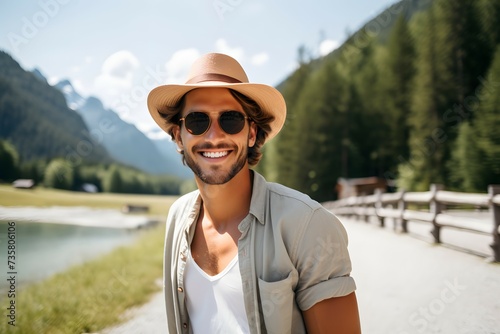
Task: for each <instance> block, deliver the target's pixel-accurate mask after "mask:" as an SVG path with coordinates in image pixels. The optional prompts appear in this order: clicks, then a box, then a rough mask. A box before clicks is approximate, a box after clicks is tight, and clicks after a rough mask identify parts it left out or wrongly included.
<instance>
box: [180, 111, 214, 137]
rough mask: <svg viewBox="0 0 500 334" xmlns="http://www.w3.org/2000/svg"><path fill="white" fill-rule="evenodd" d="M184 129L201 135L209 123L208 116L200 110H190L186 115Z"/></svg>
mask: <svg viewBox="0 0 500 334" xmlns="http://www.w3.org/2000/svg"><path fill="white" fill-rule="evenodd" d="M184 122H185V126H186V129H187V130H188V131H189V132H190V133H191V134H193V135H201V134H202V133H204V132H205V131H207V129H208V127H209V125H210V117H209V116H208V115H207V114H205V113H202V112H192V113H190V114H189V115H187V116H186V119H185V121H184Z"/></svg>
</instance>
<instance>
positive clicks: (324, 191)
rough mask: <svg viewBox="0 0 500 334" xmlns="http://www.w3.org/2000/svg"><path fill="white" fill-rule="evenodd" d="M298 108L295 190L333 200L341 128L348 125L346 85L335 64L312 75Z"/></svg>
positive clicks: (338, 168) (338, 169)
mask: <svg viewBox="0 0 500 334" xmlns="http://www.w3.org/2000/svg"><path fill="white" fill-rule="evenodd" d="M311 79H312V80H311V81H310V83H308V84H307V85H306V86H305V87H304V90H303V93H302V95H301V97H300V100H298V101H297V105H296V117H297V124H300V134H298V135H297V136H298V138H300V140H299V141H297V144H296V146H295V150H296V152H297V153H296V154H297V157H298V158H299V159H297V162H296V163H295V164H293V169H292V180H294V182H295V184H294V188H296V189H298V190H300V191H303V192H305V193H307V194H310V196H311V197H313V198H315V199H317V200H319V201H321V200H328V199H332V198H334V190H335V184H336V181H337V178H338V177H339V176H340V173H341V161H340V156H341V145H342V139H343V138H342V133H343V132H342V126H343V125H345V120H344V119H345V111H346V110H345V108H344V109H343V106H345V101H343V98H342V97H343V96H345V95H344V94H343V91H345V88H346V85H344V84H343V82H342V78H341V76H340V75H339V74H338V72H337V70H336V68H335V64H332V63H324V64H323V67H321V68H320V69H319V70H318V71H315V72H314V74H313V75H312V76H311Z"/></svg>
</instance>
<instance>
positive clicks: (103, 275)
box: [0, 185, 176, 334]
mask: <svg viewBox="0 0 500 334" xmlns="http://www.w3.org/2000/svg"><path fill="white" fill-rule="evenodd" d="M175 199H176V197H171V196H148V195H123V194H87V193H77V192H69V191H61V190H53V189H44V188H37V189H34V190H18V189H13V188H12V187H10V186H5V185H0V206H89V207H97V208H116V209H121V207H122V206H123V205H125V204H139V205H148V206H149V207H150V215H153V216H157V217H163V218H166V215H167V213H168V209H169V207H170V205H171V204H172V202H173V201H174V200H175ZM164 229H165V228H164V224H162V223H160V224H158V226H156V227H152V228H150V229H146V230H144V231H143V232H142V233H143V235H141V236H140V238H139V239H138V241H137V242H135V243H134V244H133V245H130V246H125V247H120V248H117V249H115V250H114V251H112V252H111V253H108V254H106V255H103V256H101V257H100V258H98V259H96V260H92V261H89V262H87V263H84V264H82V265H78V266H75V267H72V268H70V269H69V270H67V271H65V272H62V273H59V274H56V275H54V276H52V277H50V278H49V279H47V280H44V281H42V282H40V283H36V284H33V285H30V286H27V287H24V288H21V289H19V290H18V291H16V296H15V303H16V326H15V327H12V326H10V325H9V324H8V321H9V319H8V318H7V317H6V316H5V315H6V314H8V312H9V311H8V310H7V308H8V307H9V302H10V301H11V300H12V298H7V295H0V308H1V309H3V310H4V311H3V312H2V313H1V314H2V318H3V320H2V321H1V322H0V333H23V334H24V333H26V334H31V333H37V334H38V333H56V334H58V333H95V332H99V331H100V330H102V329H103V328H106V327H109V326H111V325H113V324H116V323H117V322H119V321H121V320H123V319H121V316H122V315H123V313H124V311H125V310H126V309H128V308H130V307H133V306H136V305H140V304H143V303H144V302H146V301H147V300H149V298H150V297H151V295H152V294H153V293H154V292H155V291H159V290H160V289H161V288H160V287H159V286H158V285H157V284H156V283H155V281H157V280H158V279H159V278H161V276H162V258H163V240H164V232H165V230H164ZM61 251H64V250H61Z"/></svg>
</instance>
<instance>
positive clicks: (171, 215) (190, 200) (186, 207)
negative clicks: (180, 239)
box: [167, 190, 200, 225]
mask: <svg viewBox="0 0 500 334" xmlns="http://www.w3.org/2000/svg"><path fill="white" fill-rule="evenodd" d="M199 197H200V192H199V191H198V190H195V191H192V192H190V193H187V194H185V195H183V196H181V197H179V198H178V199H177V200H176V201H175V202H174V203H173V204H172V205H171V206H170V209H169V210H168V217H167V225H172V224H175V222H177V221H179V220H180V219H181V220H183V221H185V220H186V219H183V218H187V217H189V215H192V214H193V212H194V211H196V208H197V203H198V202H199Z"/></svg>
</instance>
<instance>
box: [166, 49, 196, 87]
mask: <svg viewBox="0 0 500 334" xmlns="http://www.w3.org/2000/svg"><path fill="white" fill-rule="evenodd" d="M199 57H200V52H199V51H198V50H197V49H194V48H191V49H184V50H179V51H177V52H175V53H174V54H173V55H172V57H170V59H169V60H168V61H167V63H166V64H165V68H166V70H167V80H166V81H167V83H184V82H185V81H186V78H187V76H188V73H189V69H190V68H191V65H192V64H193V62H194V61H195V60H196V59H197V58H199Z"/></svg>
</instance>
